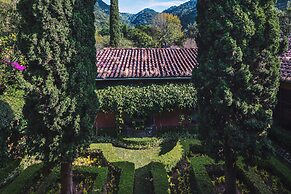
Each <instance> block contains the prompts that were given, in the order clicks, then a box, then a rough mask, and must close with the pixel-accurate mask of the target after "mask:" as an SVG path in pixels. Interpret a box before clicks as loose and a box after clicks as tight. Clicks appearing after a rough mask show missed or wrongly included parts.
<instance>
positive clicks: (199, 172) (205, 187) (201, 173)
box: [191, 156, 214, 194]
mask: <svg viewBox="0 0 291 194" xmlns="http://www.w3.org/2000/svg"><path fill="white" fill-rule="evenodd" d="M213 163H214V161H213V160H212V159H211V158H209V157H208V156H197V157H193V158H192V159H191V165H192V169H193V172H194V175H195V181H196V185H197V190H198V192H199V193H201V194H210V193H214V189H213V185H212V182H211V178H210V177H209V175H208V173H207V171H206V168H205V166H206V165H211V164H213Z"/></svg>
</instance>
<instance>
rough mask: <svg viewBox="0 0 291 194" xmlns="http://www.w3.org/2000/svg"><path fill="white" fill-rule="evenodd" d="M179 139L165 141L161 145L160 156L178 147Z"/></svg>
mask: <svg viewBox="0 0 291 194" xmlns="http://www.w3.org/2000/svg"><path fill="white" fill-rule="evenodd" d="M177 142H178V139H171V140H169V141H163V143H161V145H160V146H161V151H160V153H159V156H161V155H164V154H166V153H168V152H169V151H171V150H172V149H173V148H174V147H175V146H176V145H177Z"/></svg>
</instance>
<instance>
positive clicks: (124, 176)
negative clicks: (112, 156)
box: [114, 162, 135, 194]
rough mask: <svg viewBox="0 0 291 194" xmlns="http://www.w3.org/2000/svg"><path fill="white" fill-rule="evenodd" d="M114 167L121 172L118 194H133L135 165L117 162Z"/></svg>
mask: <svg viewBox="0 0 291 194" xmlns="http://www.w3.org/2000/svg"><path fill="white" fill-rule="evenodd" d="M114 166H116V167H118V168H119V169H120V170H121V174H120V177H119V185H118V194H133V187H134V173H135V169H134V163H131V162H115V163H114Z"/></svg>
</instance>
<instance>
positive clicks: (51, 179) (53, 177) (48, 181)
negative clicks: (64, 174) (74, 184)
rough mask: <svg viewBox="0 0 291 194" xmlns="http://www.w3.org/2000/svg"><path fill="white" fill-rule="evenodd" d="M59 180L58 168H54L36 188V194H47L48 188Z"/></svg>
mask: <svg viewBox="0 0 291 194" xmlns="http://www.w3.org/2000/svg"><path fill="white" fill-rule="evenodd" d="M59 178H60V168H54V169H53V170H52V172H51V173H50V174H49V175H48V176H47V177H46V178H45V179H44V181H43V182H42V183H41V185H40V186H39V188H38V191H37V193H47V192H48V190H49V188H50V187H52V185H53V184H54V183H56V182H57V181H58V179H59Z"/></svg>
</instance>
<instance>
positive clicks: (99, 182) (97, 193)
mask: <svg viewBox="0 0 291 194" xmlns="http://www.w3.org/2000/svg"><path fill="white" fill-rule="evenodd" d="M108 173H109V170H108V168H107V167H101V168H98V174H97V177H96V180H95V181H94V185H93V190H92V194H101V193H102V192H103V188H104V186H105V184H106V181H107V178H108Z"/></svg>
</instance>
